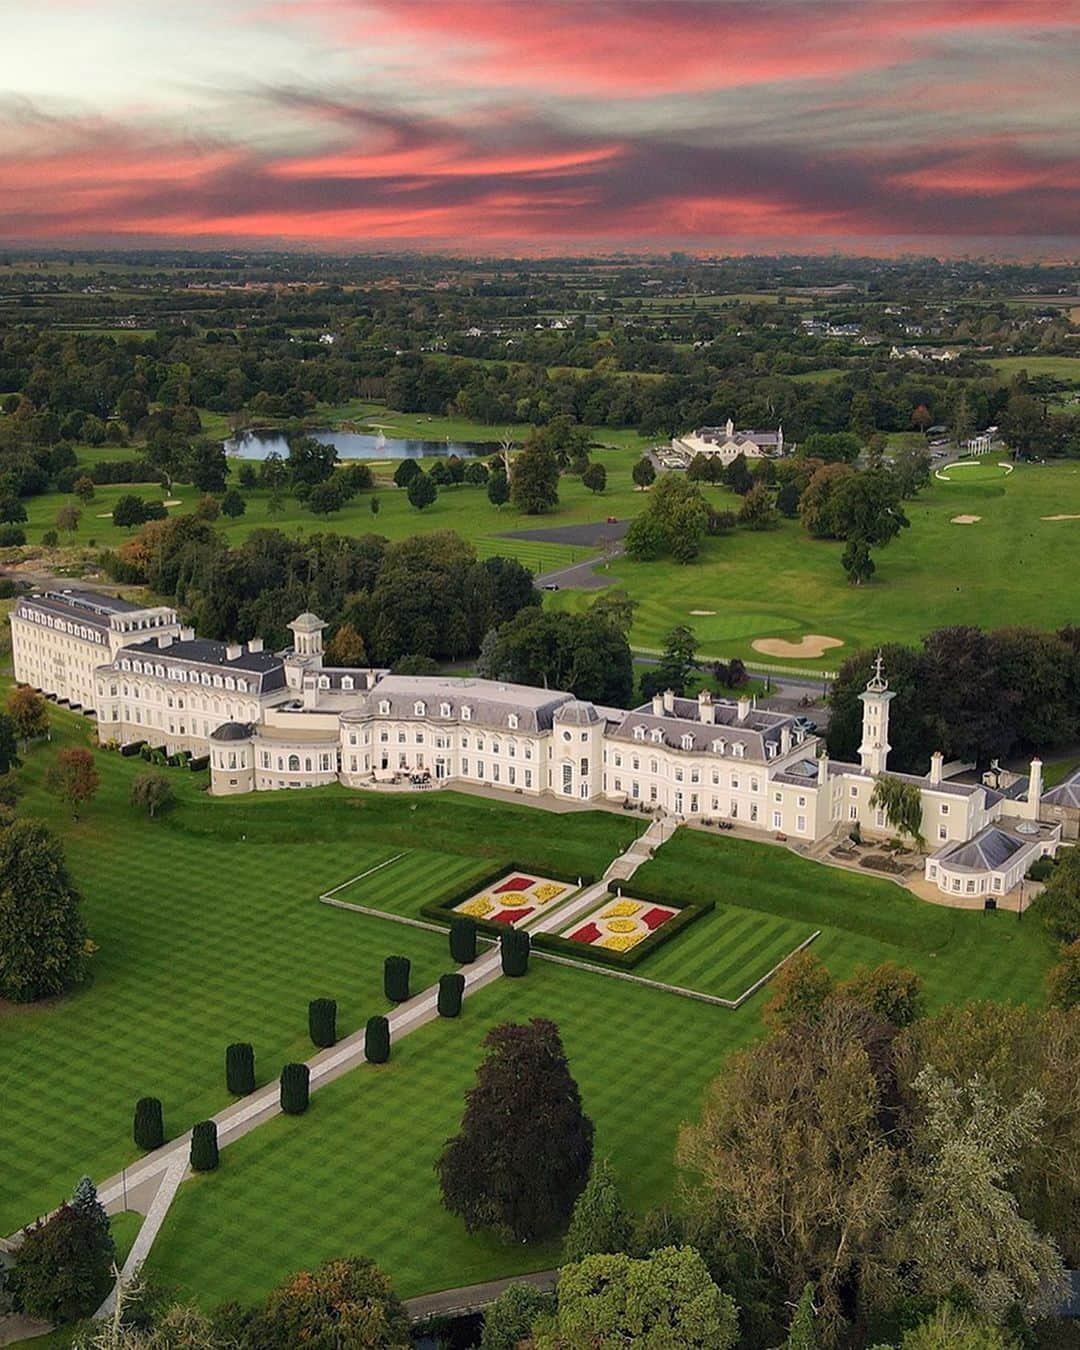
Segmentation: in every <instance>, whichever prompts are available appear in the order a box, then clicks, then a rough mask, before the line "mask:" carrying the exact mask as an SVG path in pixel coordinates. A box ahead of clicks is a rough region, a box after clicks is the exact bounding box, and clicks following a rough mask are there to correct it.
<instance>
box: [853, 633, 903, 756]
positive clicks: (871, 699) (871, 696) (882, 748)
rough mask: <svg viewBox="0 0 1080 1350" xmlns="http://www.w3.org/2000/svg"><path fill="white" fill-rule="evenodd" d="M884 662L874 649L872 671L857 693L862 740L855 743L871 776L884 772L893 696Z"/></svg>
mask: <svg viewBox="0 0 1080 1350" xmlns="http://www.w3.org/2000/svg"><path fill="white" fill-rule="evenodd" d="M883 667H884V662H883V660H882V656H881V652H880V650H879V651H878V654H877V660H876V661H875V662H874V673H873V675H872V676H871V677H870V680H869V682H868V683H867V686H866V688H865V689H864V690H863V692H862V693H861V694H860V695H859V698H860V699H862V705H863V718H862V744H861V745H860V746H859V763H860V764H861V765H862V767H863V768H864V769H866V770H868V771H869V772H870V773H872V774H874V775H875V776H876V775H877V774H879V773H884V772H885V766H886V764H887V763H888V760H889V751H890V750H891V749H892V746H891V745H890V744H889V704H890V702H891V701H892V700H893V699H894V698H895V697H896V694H895V692H894V691H893V690H890V688H889V682H888V680H887V679H886V678H885V674H884V669H883Z"/></svg>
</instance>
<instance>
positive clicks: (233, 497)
mask: <svg viewBox="0 0 1080 1350" xmlns="http://www.w3.org/2000/svg"><path fill="white" fill-rule="evenodd" d="M246 510H247V502H245V501H244V499H243V497H241V495H240V493H239V492H237V490H236V488H230V489H229V490H228V492H226V494H225V496H224V497H222V499H221V513H222V515H226V516H228V517H229V519H230V520H236V519H238V518H239V517H240V516H242V515H243V514H244V512H245V511H246Z"/></svg>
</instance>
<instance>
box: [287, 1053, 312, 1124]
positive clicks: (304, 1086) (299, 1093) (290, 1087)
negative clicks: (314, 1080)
mask: <svg viewBox="0 0 1080 1350" xmlns="http://www.w3.org/2000/svg"><path fill="white" fill-rule="evenodd" d="M310 1099H311V1073H310V1070H309V1069H308V1066H307V1065H306V1064H286V1065H285V1067H284V1068H283V1069H282V1070H281V1109H282V1110H283V1111H284V1112H285V1114H286V1115H287V1116H301V1115H303V1114H304V1112H305V1111H306V1110H307V1109H308V1102H309V1101H310Z"/></svg>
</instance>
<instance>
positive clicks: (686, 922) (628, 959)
mask: <svg viewBox="0 0 1080 1350" xmlns="http://www.w3.org/2000/svg"><path fill="white" fill-rule="evenodd" d="M610 894H611V902H612V903H614V902H616V901H617V900H618V896H617V895H616V893H615V892H614V891H611V892H610ZM622 898H623V899H624V900H642V901H644V902H645V904H650V905H666V906H667V908H668V909H674V910H677V911H678V913H677V914H675V915H674V916H673V917H672V918H670V919H668V921H667V923H663V924H661V925H660V927H659V928H657V929H656V930H655V931H654V932H652V933H650V934H649V936H648V937H647V938H642V940H641V941H640V942H639V943H637V945H636V946H633V947H631V948H630V950H629V951H625V952H617V951H613V950H612V949H611V948H610V947H588V946H586V945H585V943H584V942H574V941H573V939H572V938H567V937H560V936H559V935H558V934H557V933H537V934H536V935H535V936H534V937H533V946H534V947H535V948H536V950H537V951H542V952H552V953H554V954H555V955H557V956H568V957H573V958H574V959H575V960H579V961H595V962H596V963H597V964H598V965H602V966H613V967H614V968H615V969H616V970H632V969H633V968H634V966H636V965H638V964H639V963H640V962H642V961H644V960H645V958H646V957H647V956H651V955H652V953H653V952H654V951H656V949H657V948H658V947H662V946H663V945H664V943H665V942H670V941H671V939H672V938H673V937H677V936H678V934H679V933H681V932H683V931H684V930H685V929H687V928H688V927H689V926H690V924H692V923H694V922H696V920H698V919H700V918H702V917H703V916H704V915H706V914H711V913H712V911H713V910H714V909H715V908H716V901H715V900H686V901H681V900H670V899H666V898H665V899H661V898H660V896H659V895H656V894H655V893H652V894H650V891H649V888H648V887H646V886H635V887H634V888H633V890H627V891H624V893H623V896H622ZM597 908H600V906H599V905H598V906H597ZM587 919H588V915H587V914H586V915H582V917H581V920H580V922H582V923H584V922H585V921H586V920H587Z"/></svg>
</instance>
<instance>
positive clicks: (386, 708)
mask: <svg viewBox="0 0 1080 1350" xmlns="http://www.w3.org/2000/svg"><path fill="white" fill-rule="evenodd" d="M379 714H380V716H382V717H389V715H390V702H389V700H388V699H385V698H384V699H383V701H382V702H381V703H380V704H379Z"/></svg>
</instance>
